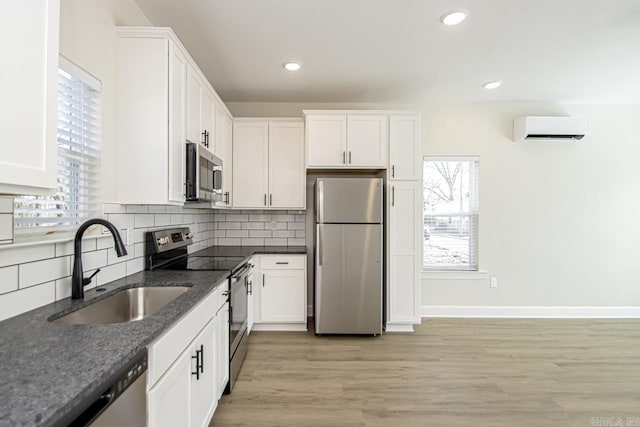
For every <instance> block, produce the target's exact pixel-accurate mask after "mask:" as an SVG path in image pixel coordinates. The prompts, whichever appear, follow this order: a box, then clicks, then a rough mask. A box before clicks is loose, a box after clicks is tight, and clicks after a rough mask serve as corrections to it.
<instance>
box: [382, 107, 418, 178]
mask: <svg viewBox="0 0 640 427" xmlns="http://www.w3.org/2000/svg"><path fill="white" fill-rule="evenodd" d="M420 123H421V121H420V116H413V115H406V116H402V115H398V116H391V117H390V118H389V177H390V179H392V180H419V179H420V177H422V161H421V160H422V155H421V153H422V147H421V141H420Z"/></svg>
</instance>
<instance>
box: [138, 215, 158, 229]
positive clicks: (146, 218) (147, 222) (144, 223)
mask: <svg viewBox="0 0 640 427" xmlns="http://www.w3.org/2000/svg"><path fill="white" fill-rule="evenodd" d="M154 219H155V215H152V214H135V216H134V218H133V225H134V227H135V228H144V227H153V226H154V225H155V223H154Z"/></svg>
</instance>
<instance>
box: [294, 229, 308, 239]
mask: <svg viewBox="0 0 640 427" xmlns="http://www.w3.org/2000/svg"><path fill="white" fill-rule="evenodd" d="M295 231H296V237H297V238H298V239H304V238H306V237H307V236H306V234H307V232H306V230H295Z"/></svg>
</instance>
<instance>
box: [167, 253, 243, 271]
mask: <svg viewBox="0 0 640 427" xmlns="http://www.w3.org/2000/svg"><path fill="white" fill-rule="evenodd" d="M243 260H244V257H220V256H213V257H206V256H188V257H185V258H181V259H178V260H176V261H173V262H170V263H168V264H165V265H163V266H162V269H163V270H233V269H234V268H235V267H237V266H238V265H239V264H240V263H241V262H242V261H243Z"/></svg>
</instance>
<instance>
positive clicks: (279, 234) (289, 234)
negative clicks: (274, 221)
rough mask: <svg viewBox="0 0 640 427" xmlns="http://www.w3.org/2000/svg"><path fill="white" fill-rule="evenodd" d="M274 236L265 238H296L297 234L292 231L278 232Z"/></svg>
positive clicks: (274, 232)
mask: <svg viewBox="0 0 640 427" xmlns="http://www.w3.org/2000/svg"><path fill="white" fill-rule="evenodd" d="M272 233H273V236H264V237H296V232H295V231H292V230H276V231H273V232H272Z"/></svg>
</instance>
